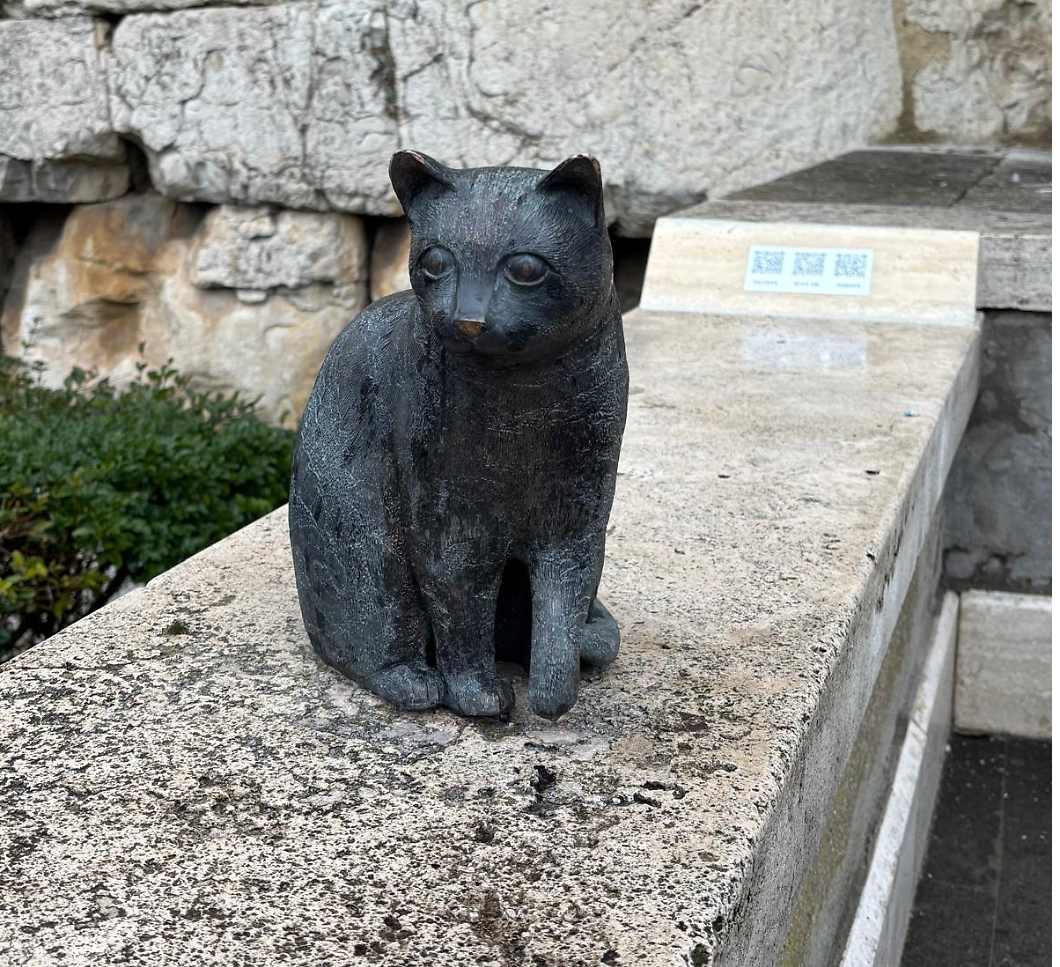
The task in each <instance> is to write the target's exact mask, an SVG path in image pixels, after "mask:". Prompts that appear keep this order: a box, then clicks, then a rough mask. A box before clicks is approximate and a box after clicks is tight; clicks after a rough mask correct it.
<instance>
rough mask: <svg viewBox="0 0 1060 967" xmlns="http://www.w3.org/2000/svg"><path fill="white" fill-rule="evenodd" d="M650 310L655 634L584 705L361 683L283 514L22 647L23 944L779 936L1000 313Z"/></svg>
mask: <svg viewBox="0 0 1060 967" xmlns="http://www.w3.org/2000/svg"><path fill="white" fill-rule="evenodd" d="M627 337H628V345H629V357H630V370H631V396H630V413H629V423H628V428H627V435H626V443H625V449H624V453H623V460H622V465H621V468H620V477H619V483H618V493H617V497H616V502H615V511H614V515H613V527H612V533H611V536H610V543H609V556H608V563H607V568H606V571H605V576H604V586H603V595H604V597H605V599H606V600H607V602H608V604H609V606H610V607H611V609H612V611H613V612H614V613H615V615H616V617H617V618H618V620H619V622H620V623H621V625H622V627H623V632H624V645H623V652H622V655H621V656H620V658H619V660H618V662H617V663H616V664H615V665H614V666H613V667H612V668H611V669H610V670H608V671H607V672H606V673H604V674H603V675H592V676H589V677H587V678H586V679H585V681H584V682H583V690H582V695H581V698H580V699H579V702H578V705H577V706H576V707H575V709H574V710H573V711H572V712H571V713H570V714H569V715H568V716H566V717H565V719H563V720H562V721H561V722H560V723H558V724H551V723H547V722H544V721H542V720H537V719H534V718H533V717H531V716H529V715H528V713H527V712H526V710H525V709H526V705H525V693H523V694H519V696H518V704H517V712H516V714H515V716H514V717H513V719H512V721H511V722H508V723H499V722H496V723H490V722H466V721H462V720H460V719H458V718H456V717H454V716H452V715H451V714H448V713H445V712H438V713H434V714H428V715H413V714H409V713H401V712H397V711H395V710H394V709H392V708H389V707H388V706H386V705H385V704H383V703H382V702H381V701H379V700H377V699H375V698H374V697H372V696H370V695H368V694H366V693H364V692H363V691H361V690H360V689H358V688H356V687H355V686H353V685H351V684H350V683H348V682H346V681H344V680H343V679H341V678H340V677H339V676H338V675H337V674H335V673H334V672H333V671H331V670H329V669H327V668H325V667H323V666H322V665H321V664H320V662H319V661H317V659H316V658H315V657H314V656H313V654H312V653H311V652H310V650H309V648H308V644H307V641H306V639H305V636H304V633H303V631H302V628H301V624H300V621H299V617H298V612H297V604H296V599H295V593H294V585H293V580H292V575H291V568H290V564H289V560H288V548H287V540H286V528H285V520H284V514H283V512H282V511H278V512H276V513H275V514H273V515H271V516H270V517H268V518H265V519H264V520H262V521H259V522H258V523H257V524H254V525H252V526H251V527H249V528H247V529H245V530H244V531H242V532H240V533H239V534H237V535H234V536H233V537H231V538H229V539H228V540H226V541H224V542H222V543H221V544H219V545H217V546H215V547H213V548H211V549H209V550H208V551H205V552H203V553H202V554H200V555H198V556H197V557H196V558H193V559H191V560H190V561H187V562H185V563H184V564H182V565H180V566H179V567H177V568H175V569H173V570H172V571H170V572H168V573H167V574H165V575H163V576H162V577H160V578H159V579H157V580H156V581H154V582H152V583H151V584H150V585H149V586H148V587H147V588H145V589H143V590H141V591H139V592H135V593H133V594H131V595H129V596H128V597H127V598H125V599H122V600H121V601H118V602H116V603H115V604H114V605H112V606H110V607H108V608H106V609H104V610H103V611H101V612H99V613H97V614H96V615H93V616H92V617H90V618H89V619H86V620H85V621H83V622H81V623H80V624H78V625H76V626H75V627H73V628H71V629H69V630H67V631H66V632H64V633H62V634H60V635H58V636H56V637H55V638H53V639H51V640H50V641H48V642H46V643H44V644H42V645H40V646H38V647H37V648H35V649H33V650H32V651H31V652H29V653H27V654H25V655H24V656H22V657H20V658H19V659H16V660H15V661H14V662H11V663H9V664H8V665H5V666H4V667H3V668H2V669H0V748H3V749H4V750H5V752H4V754H3V756H0V773H2V774H3V776H4V781H3V782H2V783H0V806H2V808H3V810H4V814H5V828H4V833H3V835H4V837H5V840H6V842H7V844H8V848H7V849H6V850H0V949H4V950H6V951H8V953H9V957H10V960H11V962H12V963H15V964H23V963H29V962H32V963H34V964H35V965H47V964H53V963H59V962H60V961H61V962H62V963H64V964H86V965H87V964H89V963H92V964H95V963H98V962H100V960H101V959H105V960H107V961H108V962H109V963H113V964H122V963H145V962H147V963H152V964H161V963H187V962H189V961H194V962H196V963H199V964H206V965H212V964H218V965H220V964H231V963H233V962H239V963H243V964H271V963H276V962H280V961H282V962H284V963H288V964H357V963H361V962H364V963H366V964H393V965H395V967H397V965H400V967H415V965H420V964H423V965H427V964H430V965H432V967H433V965H434V964H437V963H439V961H441V962H448V963H454V964H465V963H467V964H471V963H477V964H496V965H501V964H504V965H506V964H509V963H516V964H519V963H527V964H535V965H548V967H560V965H562V967H575V965H595V964H599V963H600V962H604V963H615V964H620V965H621V964H638V965H648V967H654V965H660V967H661V965H670V964H675V963H677V964H689V965H692V964H695V965H702V964H707V963H711V964H715V965H736V964H739V965H741V967H745V965H766V964H772V963H774V962H775V961H776V959H777V956H778V954H779V952H780V949H781V946H782V944H783V941H784V936H785V932H786V930H787V924H788V922H789V920H790V917H791V914H792V908H793V905H794V902H795V900H794V893H795V891H796V889H797V886H798V884H799V883H800V882H801V880H802V878H803V876H804V874H805V871H806V870H807V868H808V867H809V865H810V863H811V861H812V859H813V856H814V853H815V851H816V848H817V843H818V841H819V839H820V836H821V827H822V825H823V822H824V819H825V816H824V813H825V812H826V811H827V810H826V808H825V807H824V804H827V803H829V802H831V801H832V798H833V797H834V795H835V790H836V787H837V784H838V783H839V780H840V776H841V774H842V772H843V767H844V765H845V763H846V761H847V758H848V756H849V753H850V749H851V745H852V743H853V741H854V737H855V735H856V734H857V731H858V725H859V722H860V721H861V715H862V712H863V710H864V708H865V704H866V701H867V698H868V695H869V694H870V693H871V692H872V689H873V685H874V682H875V678H876V674H877V671H878V669H879V667H880V663H881V662H882V660H883V656H884V652H885V651H886V647H887V643H888V640H889V638H890V634H891V631H892V629H893V627H894V623H895V621H896V620H897V615H898V613H899V610H900V608H901V605H902V602H903V599H904V597H905V592H906V589H907V588H908V586H909V582H910V578H911V574H912V570H913V566H914V563H915V561H916V559H917V556H918V552H919V549H920V546H921V544H922V542H923V539H924V533H925V531H926V529H927V527H928V524H929V521H930V519H931V517H932V515H933V512H934V509H935V505H936V502H937V500H938V497H939V494H940V493H941V490H942V484H943V481H944V479H945V477H946V472H947V469H948V467H949V464H950V461H951V459H952V455H953V451H954V448H955V446H956V444H957V441H958V440H959V438H960V435H961V431H962V429H963V426H964V423H965V420H966V418H967V414H968V412H969V410H970V407H971V404H972V399H973V397H974V393H975V386H976V380H977V365H978V364H977V360H978V333H977V332H976V330H974V329H971V328H954V327H932V326H923V325H919V326H902V325H891V326H872V325H866V324H863V323H854V322H849V323H837V322H828V323H820V322H805V321H795V320H783V321H777V320H753V321H749V320H746V319H744V320H740V319H724V318H721V319H719V318H709V317H699V316H694V315H689V314H683V315H680V316H668V315H663V314H648V313H644V312H634V313H632V314H630V315H629V316H627ZM517 684H520V683H517Z"/></svg>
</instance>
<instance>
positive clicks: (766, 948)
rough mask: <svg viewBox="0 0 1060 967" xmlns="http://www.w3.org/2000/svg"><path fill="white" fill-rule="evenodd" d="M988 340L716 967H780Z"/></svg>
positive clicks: (853, 629) (854, 632)
mask: <svg viewBox="0 0 1060 967" xmlns="http://www.w3.org/2000/svg"><path fill="white" fill-rule="evenodd" d="M981 338H982V337H981V334H979V333H976V334H975V337H974V338H973V339H972V340H971V341H970V342H969V345H968V349H967V352H966V353H965V357H964V359H963V361H962V363H961V366H960V369H959V371H958V373H957V374H956V376H955V378H954V383H953V387H952V389H951V391H950V394H949V396H948V397H947V399H946V401H945V404H944V405H943V407H942V410H941V412H940V414H939V418H938V422H937V423H936V425H935V428H934V431H933V433H932V435H931V438H930V440H929V441H928V443H927V445H926V447H925V450H924V453H923V454H922V456H921V459H920V462H919V464H918V465H917V466H916V468H915V469H912V470H911V471H910V472H909V474H908V475H907V477H906V478H905V479H904V480H903V481H902V483H901V485H900V487H899V490H900V492H901V493H903V494H904V495H905V496H904V498H903V499H902V501H901V503H900V504H899V505H898V507H897V508H896V511H895V514H894V516H893V518H891V519H890V520H886V521H881V523H880V525H879V528H878V530H877V536H876V540H875V541H874V546H875V554H876V566H875V568H874V570H873V572H872V578H871V581H870V583H869V584H868V586H867V587H865V588H864V589H863V591H862V593H861V595H860V597H859V601H857V602H851V604H852V605H853V608H852V611H853V617H852V619H851V621H850V625H849V628H848V630H847V633H846V636H845V640H844V641H843V643H842V644H841V646H840V658H839V660H838V662H837V664H836V666H835V667H834V668H833V669H832V672H831V674H830V675H829V678H828V681H827V682H826V684H825V686H824V688H823V689H822V691H821V694H820V698H819V701H818V705H817V708H816V709H815V712H814V714H813V716H812V717H811V718H810V720H809V721H808V722H807V725H806V731H805V733H804V739H803V741H802V742H801V744H800V747H799V752H798V755H797V757H796V759H795V760H794V761H793V762H792V763H791V765H790V767H789V768H788V769H787V771H786V774H785V775H784V776H783V777H778V779H779V780H780V782H781V789H780V793H779V795H778V797H777V799H776V801H775V802H774V804H773V806H772V809H771V812H770V813H769V815H767V816H766V817H765V819H764V822H763V827H762V833H761V837H760V840H759V843H758V847H757V850H756V855H755V858H754V865H753V867H752V869H751V870H750V871H748V875H747V876H746V877H745V879H744V882H743V883H742V884H741V889H740V894H739V898H738V899H737V901H736V903H735V905H734V907H733V910H732V914H731V915H732V922H731V924H730V927H729V929H728V931H727V932H726V933H725V935H724V936H723V938H722V940H721V942H720V944H719V947H718V949H717V950H716V952H715V959H714V961H713V962H712V963H713V965H714V967H772V965H774V964H775V963H776V961H777V959H778V958H779V957H780V954H781V951H782V950H783V947H784V941H785V938H786V936H787V932H788V929H789V926H790V924H791V920H792V917H793V915H794V911H795V905H796V902H797V899H798V886H799V884H801V883H802V881H803V879H804V877H805V876H806V873H807V872H808V870H809V869H810V868H811V867H812V865H813V861H814V858H815V857H816V855H817V849H818V847H819V845H820V841H821V837H822V835H823V832H824V827H825V822H826V818H827V808H826V804H828V803H831V802H832V801H833V800H834V799H835V796H836V792H837V790H838V787H839V783H840V781H841V779H842V775H843V772H844V770H845V768H846V763H847V761H848V760H849V758H850V754H851V751H852V750H853V747H854V742H855V740H856V738H857V735H858V729H859V724H860V722H861V719H862V716H863V714H864V711H865V708H866V707H867V705H868V701H869V697H870V696H871V694H872V691H873V689H874V688H875V685H876V678H877V675H878V673H879V670H880V667H881V665H882V664H883V659H884V656H885V654H886V650H887V645H888V643H889V642H890V639H891V635H892V634H893V632H894V629H895V625H896V623H897V620H898V615H899V613H900V611H901V608H902V602H903V601H904V600H905V596H906V593H907V592H908V590H909V586H910V583H911V581H912V577H913V572H914V570H915V568H916V563H917V561H918V560H919V557H920V551H921V549H922V547H923V545H924V541H925V539H926V537H927V534H928V532H929V531H930V528H931V522H932V519H933V514H934V512H935V509H936V507H937V505H938V503H939V500H940V499H941V497H942V493H943V489H944V487H945V483H946V478H947V476H948V473H949V468H950V466H951V465H952V463H953V458H954V455H955V454H956V451H957V447H958V445H959V443H960V441H961V438H962V436H963V435H964V428H965V426H966V425H967V423H968V418H969V417H970V415H971V412H972V406H973V404H974V402H975V398H976V395H977V393H978V387H979V374H980V343H981Z"/></svg>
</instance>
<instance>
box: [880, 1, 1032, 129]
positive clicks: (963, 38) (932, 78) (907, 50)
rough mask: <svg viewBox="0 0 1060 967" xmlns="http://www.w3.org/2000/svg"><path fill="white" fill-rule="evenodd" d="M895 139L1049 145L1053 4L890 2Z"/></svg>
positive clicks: (1013, 2) (1017, 2) (1023, 2)
mask: <svg viewBox="0 0 1060 967" xmlns="http://www.w3.org/2000/svg"><path fill="white" fill-rule="evenodd" d="M894 6H895V22H896V25H897V30H898V41H899V49H900V52H901V59H902V74H903V109H902V117H901V121H900V123H899V125H898V129H897V131H896V132H895V140H897V141H904V142H909V141H936V140H937V141H943V142H946V143H957V144H996V143H998V142H1007V143H1022V144H1048V142H1049V138H1050V131H1051V128H1052V102H1051V96H1050V95H1051V91H1050V87H1051V75H1052V45H1051V35H1052V0H894Z"/></svg>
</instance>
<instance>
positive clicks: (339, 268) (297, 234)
mask: <svg viewBox="0 0 1060 967" xmlns="http://www.w3.org/2000/svg"><path fill="white" fill-rule="evenodd" d="M367 256H368V253H367V249H366V245H365V237H364V226H363V224H362V223H361V220H360V219H359V218H355V217H353V216H351V215H333V214H318V213H315V212H293V211H276V210H274V209H269V208H234V207H231V206H228V205H225V206H223V207H221V208H215V209H214V210H213V211H211V212H210V213H209V214H208V215H207V216H206V220H205V222H204V223H203V226H202V229H201V231H200V232H199V234H198V236H197V239H196V244H195V253H194V258H193V266H192V280H193V281H194V283H195V284H196V285H197V286H199V287H200V288H203V289H212V288H220V289H237V290H259V291H260V290H269V289H276V288H283V289H302V288H305V287H306V286H311V285H315V284H317V283H333V284H338V285H357V286H360V287H362V288H363V285H364V280H365V276H366V268H367V263H368V257H367Z"/></svg>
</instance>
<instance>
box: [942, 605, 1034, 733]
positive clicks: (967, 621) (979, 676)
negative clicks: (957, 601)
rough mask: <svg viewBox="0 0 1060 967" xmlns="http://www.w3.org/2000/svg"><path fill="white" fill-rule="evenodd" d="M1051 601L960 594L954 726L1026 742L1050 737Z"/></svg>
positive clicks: (963, 730) (961, 729)
mask: <svg viewBox="0 0 1060 967" xmlns="http://www.w3.org/2000/svg"><path fill="white" fill-rule="evenodd" d="M1052 617H1053V599H1052V597H1046V596H1041V595H1031V594H1006V593H1004V592H999V591H967V592H965V593H964V594H962V595H961V630H960V640H959V643H958V646H957V688H956V696H955V699H954V709H953V711H954V727H955V728H956V729H957V730H958V731H961V732H968V733H973V734H974V733H998V734H1003V735H1017V736H1022V737H1024V738H1028V739H1048V738H1051V736H1052V721H1053V712H1052V697H1053V696H1052V652H1053V639H1052Z"/></svg>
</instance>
